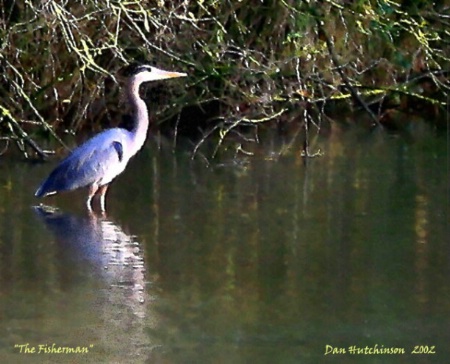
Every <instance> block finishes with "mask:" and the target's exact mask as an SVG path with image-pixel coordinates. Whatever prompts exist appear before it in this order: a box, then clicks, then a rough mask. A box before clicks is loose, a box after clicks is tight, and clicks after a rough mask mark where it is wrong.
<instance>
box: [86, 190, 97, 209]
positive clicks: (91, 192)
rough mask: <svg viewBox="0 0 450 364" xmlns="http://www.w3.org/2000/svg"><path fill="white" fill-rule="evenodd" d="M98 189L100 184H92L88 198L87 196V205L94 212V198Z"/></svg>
mask: <svg viewBox="0 0 450 364" xmlns="http://www.w3.org/2000/svg"><path fill="white" fill-rule="evenodd" d="M97 190H98V186H97V185H90V186H89V193H88V198H87V201H86V205H87V208H88V210H89V212H92V199H93V198H94V196H95V194H96V192H97Z"/></svg>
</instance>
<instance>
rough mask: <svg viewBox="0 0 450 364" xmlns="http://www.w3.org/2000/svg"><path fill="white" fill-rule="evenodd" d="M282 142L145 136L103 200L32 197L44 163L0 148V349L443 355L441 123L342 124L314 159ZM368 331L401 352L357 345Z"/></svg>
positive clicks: (445, 183)
mask: <svg viewBox="0 0 450 364" xmlns="http://www.w3.org/2000/svg"><path fill="white" fill-rule="evenodd" d="M281 147H282V145H281V143H280V144H277V143H275V144H270V148H273V150H272V152H268V151H259V152H257V153H256V155H255V156H254V157H253V158H251V159H249V160H240V161H239V163H232V162H229V161H227V160H220V159H218V160H216V161H213V162H212V163H211V165H210V166H207V165H206V164H205V163H204V162H203V161H202V160H201V159H200V158H199V159H196V160H194V161H191V160H190V156H189V155H188V154H184V152H182V151H179V152H177V153H176V154H173V153H172V152H171V151H164V150H160V151H158V150H157V148H156V144H155V143H154V142H153V141H150V142H149V143H148V144H147V146H146V148H145V150H143V152H142V153H141V154H140V155H139V156H138V157H136V158H135V159H134V160H133V161H132V163H131V165H130V166H129V168H128V169H127V171H126V172H125V174H124V175H122V176H121V177H119V178H118V180H117V181H116V182H115V183H114V185H113V186H112V188H111V191H110V194H109V196H108V197H109V198H108V201H107V202H108V203H109V205H108V206H107V208H108V215H107V216H106V217H102V216H95V215H93V216H89V215H88V214H87V213H86V212H85V209H84V198H85V192H75V193H69V194H65V195H61V196H57V197H52V198H50V199H46V200H43V202H45V203H46V204H47V205H50V206H52V207H53V208H55V207H57V208H58V210H55V209H50V208H43V207H41V208H33V206H36V205H37V204H38V203H39V202H40V201H37V200H35V199H34V197H33V193H34V190H35V188H36V186H37V185H38V183H39V182H40V180H41V179H42V178H44V177H45V176H46V175H47V173H48V172H49V171H50V169H51V168H52V167H53V165H54V164H51V163H49V164H37V165H30V164H27V163H22V162H20V161H17V160H11V159H5V158H4V159H0V358H1V362H3V363H28V362H30V363H32V362H48V363H54V362H59V363H64V362H71V363H78V362H80V363H81V362H83V363H84V362H87V363H252V362H254V363H389V362H393V363H412V362H414V363H443V362H445V358H447V359H448V357H450V348H449V347H450V346H449V343H450V330H449V327H450V280H449V278H450V245H449V233H450V229H449V205H450V200H449V196H450V194H449V170H450V168H449V167H450V166H449V147H448V143H447V140H446V138H445V136H434V135H431V133H428V132H426V133H424V135H422V136H421V137H419V138H416V140H414V141H411V140H408V141H405V139H404V138H401V137H398V136H391V135H388V134H386V133H383V132H381V133H373V134H368V133H367V132H365V131H364V132H362V131H361V132H358V131H355V132H346V133H345V134H334V135H331V136H329V137H328V138H324V139H321V140H319V141H318V142H317V144H316V145H315V147H314V148H315V149H317V148H320V149H321V151H322V152H323V156H322V157H320V158H313V159H310V160H309V161H308V162H307V164H306V165H305V164H304V163H303V160H302V158H301V157H300V156H299V154H298V153H294V152H288V153H286V154H285V155H284V156H279V155H278V153H276V151H277V150H279V149H280V148H281ZM180 149H181V148H180ZM25 344H28V347H26V346H25ZM52 344H55V347H54V348H55V349H57V348H62V347H66V348H67V347H68V348H73V349H76V348H77V347H78V349H80V350H85V351H88V352H87V353H84V354H81V353H78V354H77V353H71V354H62V353H60V354H58V353H51V347H52ZM18 345H23V346H18ZM39 345H42V346H39ZM44 345H48V346H47V347H46V348H47V350H48V352H45V350H44V348H45V347H44ZM327 345H328V346H327ZM376 345H377V348H391V347H394V348H400V349H404V351H405V354H402V355H400V354H399V355H388V354H384V355H382V354H378V355H363V354H361V355H357V354H350V352H349V347H352V346H355V347H356V348H365V347H366V346H368V347H369V348H374V347H375V346H376ZM417 345H422V347H421V348H419V351H420V350H422V351H428V352H429V353H428V354H411V352H412V351H413V350H414V347H415V346H417ZM330 347H333V348H334V349H336V350H339V351H340V352H343V351H344V350H345V351H346V354H339V355H338V354H328V355H324V354H325V353H326V352H327V349H330ZM25 348H27V349H29V350H31V351H32V350H33V349H34V350H35V352H34V353H25ZM21 350H22V353H21V352H20V351H21ZM39 351H40V354H39ZM430 352H435V354H433V353H430ZM443 360H444V361H443Z"/></svg>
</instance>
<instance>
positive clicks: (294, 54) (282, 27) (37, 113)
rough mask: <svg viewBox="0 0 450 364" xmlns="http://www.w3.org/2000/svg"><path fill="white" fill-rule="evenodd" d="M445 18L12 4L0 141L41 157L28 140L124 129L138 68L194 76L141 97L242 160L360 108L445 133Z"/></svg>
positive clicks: (6, 25)
mask: <svg viewBox="0 0 450 364" xmlns="http://www.w3.org/2000/svg"><path fill="white" fill-rule="evenodd" d="M449 14H450V6H449V5H448V4H447V2H445V1H434V2H428V1H414V2H409V1H408V2H398V1H389V0H372V1H332V0H324V1H312V0H311V1H306V0H305V1H298V0H281V1H277V0H258V1H256V0H247V1H245V0H244V1H231V0H225V1H217V0H208V1H202V0H193V1H163V0H159V1H137V0H136V1H106V0H97V1H80V2H75V3H74V2H69V1H52V0H48V1H41V2H30V1H27V2H16V1H13V0H5V1H2V2H1V3H0V40H1V43H0V44H1V45H0V47H1V52H0V69H1V73H0V77H1V82H2V86H3V87H2V88H1V89H0V138H1V139H3V140H0V141H1V142H2V143H6V146H7V145H8V144H7V143H11V142H15V143H17V145H18V146H19V147H20V148H21V150H23V151H24V153H27V150H28V151H29V147H31V148H32V149H33V150H34V151H35V152H37V153H38V154H41V155H43V152H42V150H41V148H40V147H39V146H38V145H37V144H36V143H35V142H34V141H33V139H32V136H35V135H38V134H42V133H44V132H45V134H46V135H48V134H51V135H53V137H55V138H58V137H57V135H58V134H57V133H59V132H60V131H69V132H76V131H78V130H80V129H81V128H86V127H92V126H94V128H99V127H104V126H109V125H116V124H117V123H118V122H119V120H117V116H116V115H119V114H120V113H121V110H122V109H123V105H122V104H119V103H118V102H117V100H118V99H119V98H120V93H119V86H118V85H119V84H120V81H121V78H120V76H119V74H120V72H119V71H120V69H121V68H122V67H123V66H124V65H126V64H128V63H129V62H133V61H140V62H147V63H153V64H156V65H158V66H160V67H162V68H166V69H173V70H177V71H186V72H188V73H189V76H190V77H189V79H188V80H187V83H186V84H184V85H183V86H182V87H181V85H182V84H181V83H180V82H185V80H183V81H176V82H175V83H172V82H170V83H165V84H164V85H161V86H160V87H159V88H158V90H157V91H158V92H155V89H153V92H150V93H148V94H144V96H145V98H147V99H149V101H150V102H153V104H152V112H153V114H157V116H158V123H160V124H161V127H162V129H163V130H164V131H165V132H168V133H169V134H170V135H172V136H173V138H176V137H177V136H178V135H181V134H185V135H188V136H189V137H191V138H193V139H194V141H195V143H196V144H195V151H198V150H199V147H201V146H202V143H203V141H205V140H207V139H210V138H215V140H216V141H217V145H221V144H222V143H223V142H228V141H231V145H233V148H235V150H236V151H242V152H245V150H244V149H245V147H244V148H243V147H242V145H244V146H245V145H246V144H248V143H251V142H253V141H258V140H259V134H260V133H261V131H262V130H264V127H265V126H266V125H269V126H271V125H276V126H279V127H280V126H281V127H282V128H283V129H288V130H294V131H297V130H301V131H306V134H305V133H302V135H308V134H310V133H315V132H317V131H318V130H319V129H320V128H324V127H326V126H327V125H328V124H329V122H330V120H332V119H334V118H335V116H334V115H336V114H340V113H342V112H343V111H345V112H349V111H355V110H357V109H360V110H362V111H363V112H364V113H365V114H366V115H367V120H368V122H369V124H373V125H382V124H383V125H388V126H394V127H396V128H398V127H401V128H403V127H405V125H403V124H402V123H401V122H398V120H399V119H403V118H399V117H398V114H399V113H400V114H404V113H411V112H414V113H419V114H422V115H427V118H428V119H429V120H430V121H431V122H433V123H435V124H436V125H438V126H439V125H440V124H442V125H444V126H445V125H446V121H445V120H446V112H447V111H446V107H447V106H446V100H447V94H448V90H449V87H450V84H449V80H448V76H449V75H448V70H449V69H450V62H449V55H450V52H449V45H450V44H449V43H450V37H449V30H448V29H450V27H449V22H450V15H449ZM293 134H294V135H297V134H299V133H293ZM306 140H307V139H306ZM305 145H306V144H305ZM306 147H307V145H306ZM1 149H3V148H1ZM1 149H0V151H1ZM217 150H218V149H217V148H216V151H217Z"/></svg>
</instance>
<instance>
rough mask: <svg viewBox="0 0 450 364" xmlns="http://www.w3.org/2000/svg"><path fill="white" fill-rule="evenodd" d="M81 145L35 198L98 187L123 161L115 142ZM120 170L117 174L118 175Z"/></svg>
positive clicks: (119, 146)
mask: <svg viewBox="0 0 450 364" xmlns="http://www.w3.org/2000/svg"><path fill="white" fill-rule="evenodd" d="M95 144H96V143H93V142H92V140H91V141H90V143H89V142H88V143H86V144H84V145H81V146H80V147H79V148H77V149H75V150H74V151H73V152H72V154H70V155H69V156H68V157H67V158H66V159H64V160H63V161H62V162H61V163H60V164H59V165H58V166H57V167H56V168H55V169H54V170H53V172H52V173H51V174H50V176H49V177H48V178H47V179H46V180H45V181H44V183H43V184H42V185H41V187H39V189H38V190H37V191H36V196H38V197H41V196H45V195H50V194H53V193H56V192H58V191H67V190H74V189H77V188H80V187H85V186H89V185H91V184H94V183H100V182H101V180H102V178H103V177H104V176H105V175H106V174H107V173H108V174H109V175H111V173H113V174H114V169H115V168H117V167H118V166H119V165H120V163H121V161H122V159H123V146H122V144H121V143H120V142H118V141H112V142H110V143H101V144H100V146H98V145H95ZM120 172H121V170H120V171H119V172H118V173H117V174H119V173H120Z"/></svg>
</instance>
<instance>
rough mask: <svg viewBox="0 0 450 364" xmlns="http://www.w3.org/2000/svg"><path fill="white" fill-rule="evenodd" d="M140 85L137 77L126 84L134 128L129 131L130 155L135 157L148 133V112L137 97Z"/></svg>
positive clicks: (140, 82) (143, 103) (142, 101)
mask: <svg viewBox="0 0 450 364" xmlns="http://www.w3.org/2000/svg"><path fill="white" fill-rule="evenodd" d="M141 84H142V80H140V77H139V75H136V76H134V77H131V78H130V80H129V81H128V84H127V97H128V101H129V102H130V104H131V107H132V110H133V111H132V112H133V119H134V126H133V129H132V130H131V134H132V137H131V141H132V144H131V150H130V153H131V155H135V154H136V153H137V152H138V151H139V150H140V149H141V148H142V146H143V145H144V143H145V139H147V131H148V124H149V120H148V110H147V105H146V104H145V102H144V100H142V99H141V97H140V96H139V87H140V86H141Z"/></svg>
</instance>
